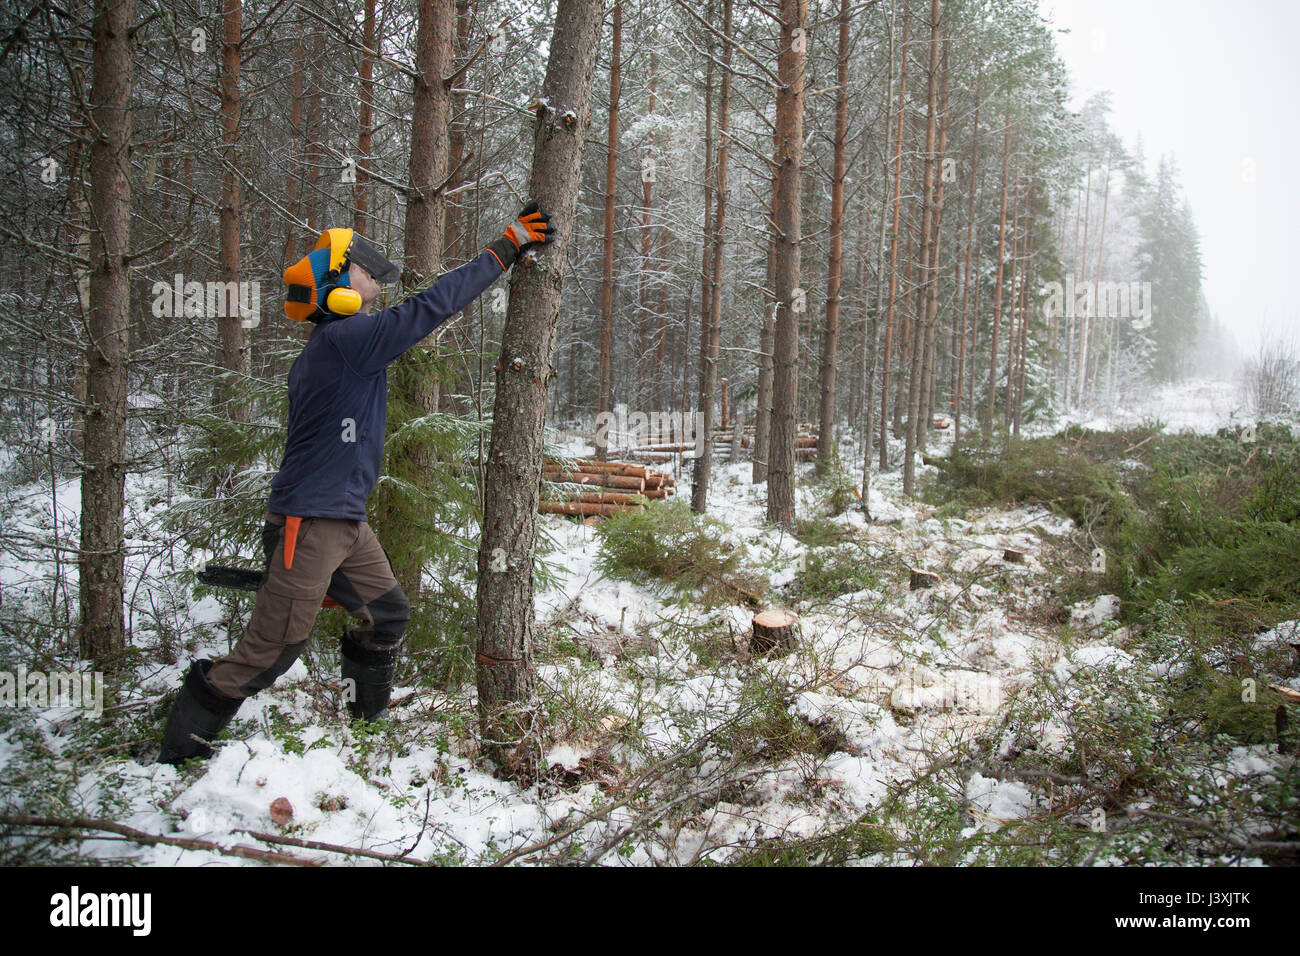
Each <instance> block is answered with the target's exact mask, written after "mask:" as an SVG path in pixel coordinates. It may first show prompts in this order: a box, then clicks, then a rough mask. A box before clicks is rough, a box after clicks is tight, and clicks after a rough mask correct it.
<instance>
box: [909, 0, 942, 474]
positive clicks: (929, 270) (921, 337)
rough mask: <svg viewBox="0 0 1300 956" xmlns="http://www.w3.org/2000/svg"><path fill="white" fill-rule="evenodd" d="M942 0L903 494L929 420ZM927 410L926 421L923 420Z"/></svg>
mask: <svg viewBox="0 0 1300 956" xmlns="http://www.w3.org/2000/svg"><path fill="white" fill-rule="evenodd" d="M939 13H940V8H939V0H930V69H929V72H928V74H927V77H926V122H925V175H924V176H923V185H922V187H921V202H922V204H923V205H922V209H921V255H920V262H921V274H920V282H921V293H922V294H918V295H917V312H916V329H915V331H914V333H913V336H912V339H913V344H912V370H911V375H910V377H909V380H908V390H907V433H906V436H905V438H904V441H905V444H906V450H905V451H904V454H903V494H905V495H911V494H912V490H913V484H914V482H915V477H916V446H917V433H918V432H919V431H920V430H921V429H923V428H925V427H926V425H928V423H929V417H930V416H929V410H928V409H923V408H922V407H921V406H922V404H923V403H922V400H921V397H922V392H923V391H924V388H925V369H924V363H925V356H926V351H927V344H928V339H929V334H930V301H931V298H932V297H933V296H934V294H935V290H936V287H937V284H938V281H939V275H938V270H937V269H935V268H934V262H933V261H932V258H933V257H932V255H931V249H932V248H934V236H933V235H932V233H933V231H934V216H935V201H936V196H935V175H934V174H935V167H936V166H937V165H938V156H937V155H936V154H935V139H936V136H937V134H938V122H939V115H938V114H939ZM922 414H924V416H925V419H926V420H925V422H922V421H921V416H922Z"/></svg>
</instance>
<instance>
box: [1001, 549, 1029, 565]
mask: <svg viewBox="0 0 1300 956" xmlns="http://www.w3.org/2000/svg"><path fill="white" fill-rule="evenodd" d="M1002 560H1003V561H1005V562H1007V564H1024V563H1025V552H1023V551H1017V550H1016V549H1015V548H1007V549H1006V550H1004V551H1003V552H1002Z"/></svg>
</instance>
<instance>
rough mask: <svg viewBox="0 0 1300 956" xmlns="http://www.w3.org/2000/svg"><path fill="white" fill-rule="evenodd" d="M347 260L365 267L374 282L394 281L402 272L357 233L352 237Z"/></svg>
mask: <svg viewBox="0 0 1300 956" xmlns="http://www.w3.org/2000/svg"><path fill="white" fill-rule="evenodd" d="M348 261H349V262H355V263H356V264H357V265H359V266H360V267H361V268H363V269H365V270H366V271H367V272H369V273H370V278H372V279H374V280H375V281H376V282H383V283H389V282H396V281H397V279H398V277H399V276H400V275H401V274H402V270H401V268H400V267H399V266H396V265H394V264H393V263H391V262H389V261H388V260H387V259H385V258H384V255H383V253H381V252H380V251H379V250H378V249H376V248H375V247H374V246H372V245H371V244H370V243H368V242H366V240H364V239H362V238H361V237H360V236H357V235H354V236H353V237H352V245H351V246H350V247H349V248H348Z"/></svg>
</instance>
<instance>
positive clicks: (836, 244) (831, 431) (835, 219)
mask: <svg viewBox="0 0 1300 956" xmlns="http://www.w3.org/2000/svg"><path fill="white" fill-rule="evenodd" d="M839 20H840V36H839V46H838V49H837V50H836V65H835V83H836V90H835V140H834V144H833V146H832V150H833V153H834V157H833V159H832V161H831V163H832V169H833V172H832V173H831V255H830V267H829V269H830V272H829V275H828V276H827V280H826V333H825V336H824V338H823V339H822V382H821V385H822V390H821V409H820V414H819V415H818V419H817V420H818V426H817V471H818V473H820V474H823V475H824V474H826V472H827V470H828V469H829V468H830V463H831V450H832V449H833V448H834V447H835V385H836V373H837V371H838V365H839V345H840V287H841V281H842V277H843V270H844V175H845V166H844V146H845V140H846V139H847V138H848V126H849V90H848V87H849V0H840V16H839Z"/></svg>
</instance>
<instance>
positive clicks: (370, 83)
mask: <svg viewBox="0 0 1300 956" xmlns="http://www.w3.org/2000/svg"><path fill="white" fill-rule="evenodd" d="M361 42H362V44H363V45H364V46H365V48H366V49H367V50H373V49H375V0H365V12H364V19H363V22H362V31H361ZM374 71H375V61H374V58H373V57H372V56H371V54H370V53H362V54H361V69H360V70H359V71H358V72H359V78H360V80H361V108H360V116H359V117H358V123H357V127H358V128H357V182H356V186H355V187H354V188H353V190H352V195H353V197H354V198H353V202H352V206H353V211H352V228H353V229H355V230H356V231H357V232H359V233H361V234H362V235H363V236H365V235H369V233H367V232H366V227H367V223H368V217H367V214H366V210H367V202H368V197H367V195H366V183H368V182H369V181H370V139H371V135H372V134H373V132H374V102H375V73H374Z"/></svg>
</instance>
